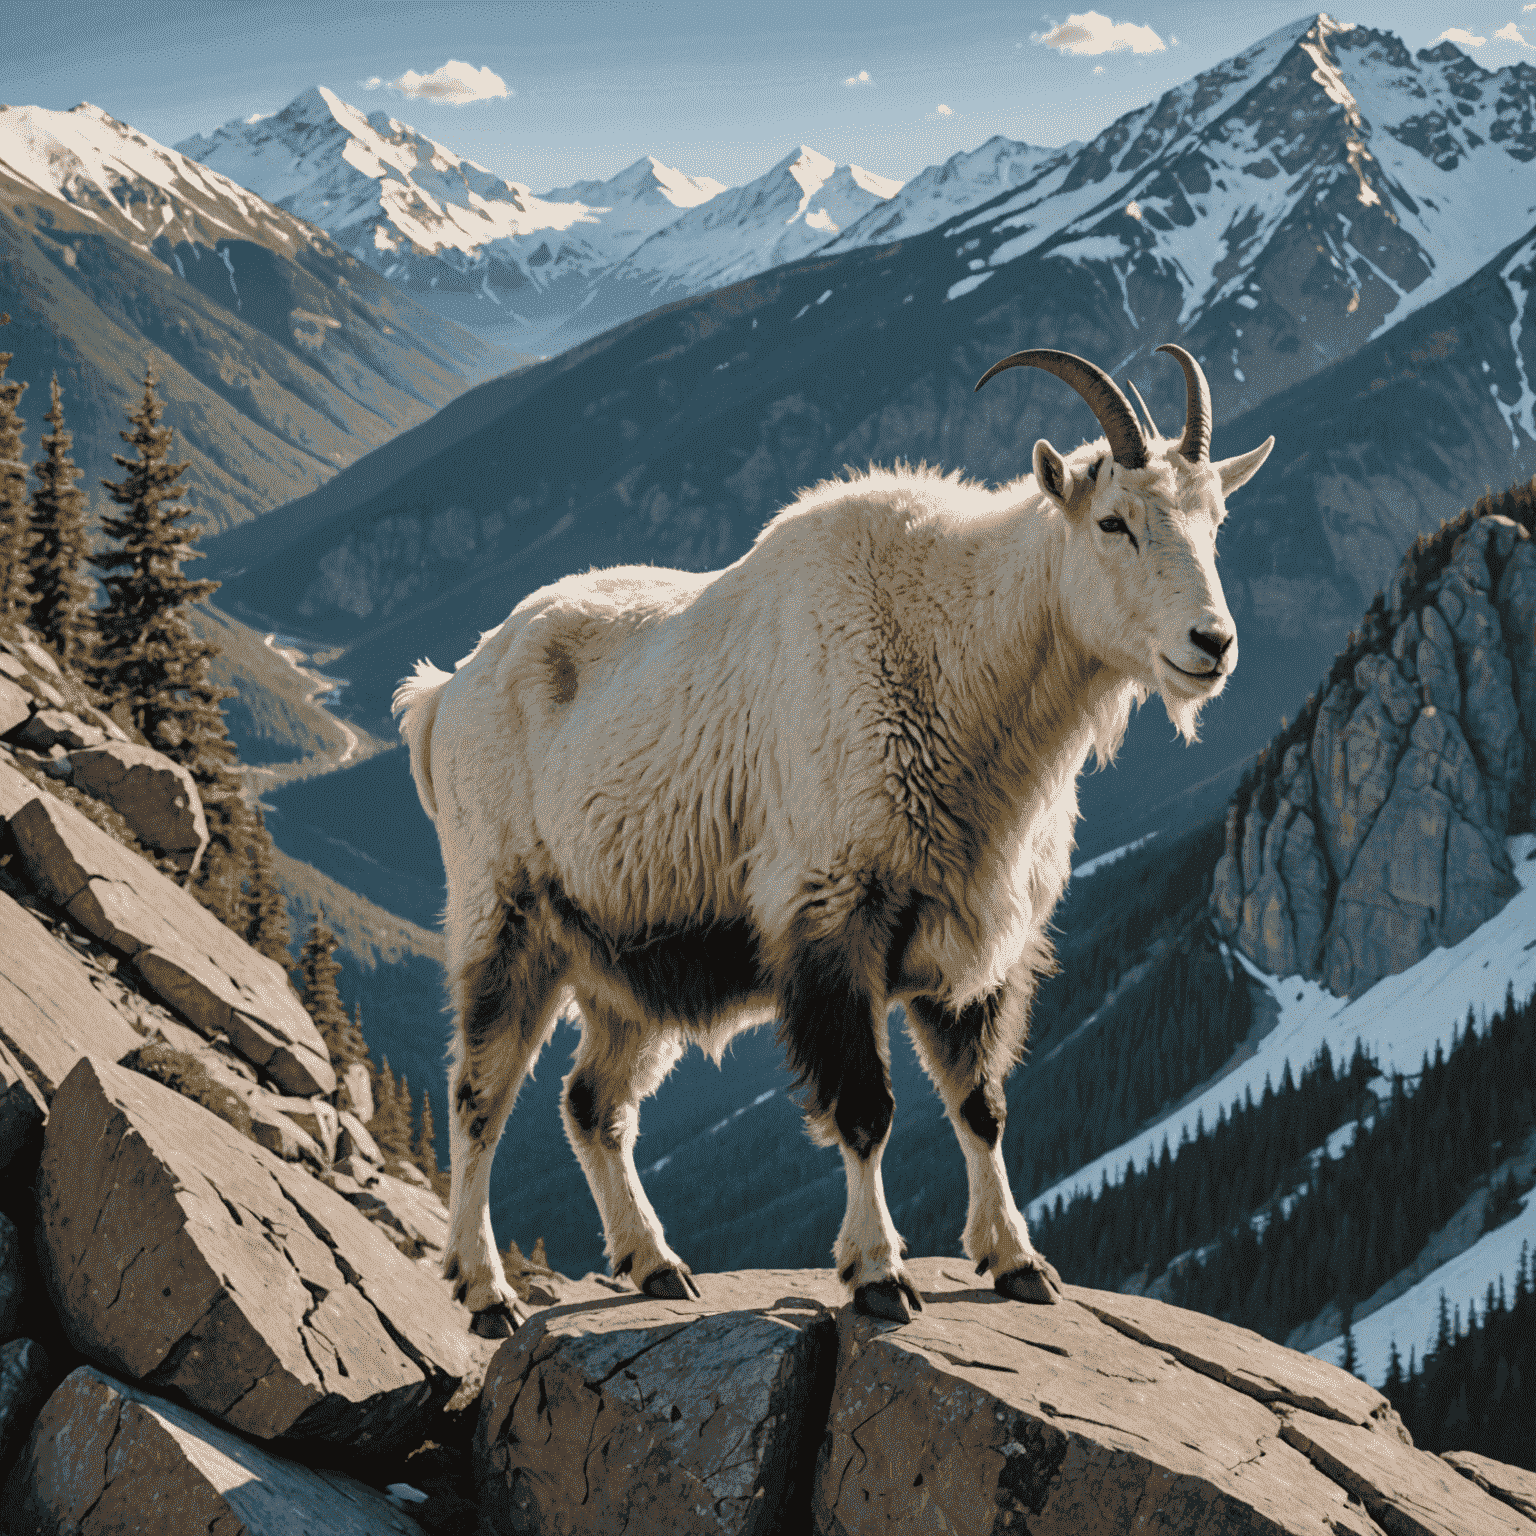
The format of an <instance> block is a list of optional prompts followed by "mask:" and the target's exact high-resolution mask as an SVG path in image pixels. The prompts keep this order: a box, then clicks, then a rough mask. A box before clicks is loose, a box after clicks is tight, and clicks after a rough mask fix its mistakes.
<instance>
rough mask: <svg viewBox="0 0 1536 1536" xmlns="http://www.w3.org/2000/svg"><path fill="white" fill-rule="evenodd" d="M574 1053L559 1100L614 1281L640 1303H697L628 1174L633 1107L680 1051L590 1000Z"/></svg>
mask: <svg viewBox="0 0 1536 1536" xmlns="http://www.w3.org/2000/svg"><path fill="white" fill-rule="evenodd" d="M581 1013H582V1031H581V1049H580V1050H579V1051H578V1052H577V1056H576V1064H575V1066H574V1067H573V1068H572V1069H571V1074H570V1076H569V1077H567V1078H566V1080H565V1093H564V1096H563V1097H562V1098H561V1101H560V1108H561V1113H562V1114H563V1116H564V1118H565V1130H566V1134H567V1135H568V1136H569V1137H570V1140H571V1147H572V1150H573V1151H574V1152H575V1153H576V1160H577V1161H578V1162H579V1163H580V1164H581V1167H582V1172H583V1173H585V1174H586V1176H587V1185H588V1187H589V1188H590V1189H591V1191H592V1198H593V1199H594V1200H595V1201H596V1202H597V1208H598V1212H599V1213H600V1214H601V1216H602V1218H603V1241H604V1247H605V1249H606V1252H607V1254H608V1262H609V1265H610V1267H611V1269H612V1272H613V1274H615V1275H625V1274H627V1275H632V1276H633V1277H634V1281H635V1284H636V1285H638V1286H639V1287H640V1289H641V1290H642V1291H644V1292H645V1293H646V1294H647V1295H648V1296H657V1297H660V1298H662V1299H664V1300H669V1301H686V1300H688V1299H689V1298H690V1297H697V1296H698V1294H699V1290H698V1287H697V1286H696V1285H695V1284H694V1283H693V1272H692V1270H690V1269H689V1268H688V1266H687V1265H686V1264H685V1263H683V1261H682V1260H681V1259H680V1258H679V1257H678V1256H677V1254H676V1253H674V1252H673V1251H672V1249H671V1248H670V1247H669V1246H668V1244H667V1239H666V1236H665V1234H664V1233H663V1232H662V1228H661V1222H660V1220H659V1219H658V1217H657V1215H656V1211H655V1208H654V1207H653V1206H652V1205H651V1202H650V1200H649V1199H648V1198H647V1196H646V1193H645V1187H644V1185H642V1184H641V1182H640V1174H639V1172H638V1171H637V1170H636V1168H635V1139H636V1137H637V1136H638V1135H639V1132H640V1101H641V1100H642V1099H644V1098H647V1097H648V1096H649V1095H650V1094H652V1093H654V1092H655V1091H656V1089H657V1088H658V1087H660V1085H661V1082H662V1079H663V1078H665V1077H666V1075H667V1073H668V1072H670V1071H671V1070H672V1068H673V1066H674V1065H675V1064H676V1062H677V1059H678V1057H679V1056H681V1055H682V1052H683V1043H682V1038H681V1035H680V1032H679V1031H678V1030H677V1029H676V1028H673V1027H666V1026H661V1025H650V1024H636V1023H631V1022H629V1021H628V1020H626V1019H624V1018H623V1017H621V1016H620V1015H619V1014H617V1013H616V1012H614V1011H613V1010H612V1009H610V1008H606V1007H604V1006H603V1005H602V1004H601V1003H599V1002H597V1001H596V1000H594V999H591V998H584V999H582V1002H581Z"/></svg>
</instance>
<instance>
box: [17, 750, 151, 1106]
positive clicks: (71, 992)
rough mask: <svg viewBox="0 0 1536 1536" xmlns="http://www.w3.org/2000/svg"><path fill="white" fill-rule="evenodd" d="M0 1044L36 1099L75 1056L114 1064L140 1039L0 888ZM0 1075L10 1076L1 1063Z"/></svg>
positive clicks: (56, 944) (40, 927)
mask: <svg viewBox="0 0 1536 1536" xmlns="http://www.w3.org/2000/svg"><path fill="white" fill-rule="evenodd" d="M6 771H9V770H5V769H0V773H3V772H6ZM29 788H30V786H29ZM33 793H34V794H36V791H35V790H34V791H33ZM0 1042H3V1043H4V1046H5V1048H6V1050H7V1052H8V1053H9V1059H10V1060H11V1061H13V1062H16V1063H18V1064H20V1063H25V1066H26V1069H27V1070H26V1071H25V1073H21V1072H19V1071H18V1079H19V1077H20V1076H26V1077H28V1078H30V1079H31V1080H32V1082H33V1083H34V1084H35V1086H36V1089H37V1090H38V1092H39V1093H40V1094H41V1096H42V1099H43V1101H44V1102H46V1101H47V1100H48V1099H49V1098H51V1097H52V1095H53V1093H54V1091H55V1090H56V1089H57V1088H58V1086H59V1084H60V1083H62V1082H63V1081H64V1079H65V1077H67V1076H68V1074H69V1071H70V1068H71V1067H73V1066H74V1064H75V1063H76V1062H77V1061H78V1060H79V1059H80V1058H81V1057H82V1056H84V1055H87V1054H89V1055H93V1056H98V1057H102V1058H104V1059H105V1060H107V1061H120V1060H121V1059H122V1058H123V1057H124V1056H125V1055H127V1054H128V1052H130V1051H133V1050H136V1049H137V1048H138V1047H139V1046H140V1045H141V1044H142V1043H143V1042H142V1041H141V1040H140V1038H139V1036H138V1035H137V1034H136V1033H135V1032H134V1031H133V1029H132V1028H131V1027H130V1026H129V1024H128V1022H127V1020H126V1019H124V1018H123V1016H122V1015H121V1014H120V1013H118V1012H117V1011H116V1009H114V1008H113V1007H112V1005H111V1004H110V1003H109V1002H108V1001H107V1000H106V998H104V997H103V996H102V995H101V993H100V992H98V991H97V990H96V989H95V988H94V987H93V986H92V985H91V984H90V982H89V980H88V979H87V972H86V971H85V970H84V968H83V967H82V966H81V965H80V963H79V962H78V960H76V958H75V956H74V955H73V954H72V953H71V952H70V950H69V949H68V948H67V947H66V946H65V945H63V944H61V943H60V942H59V940H58V939H56V938H55V937H54V936H53V934H51V933H50V932H49V931H48V930H47V929H46V928H45V927H44V926H43V925H42V924H41V923H40V922H39V921H38V920H37V919H36V918H35V917H34V916H33V915H32V914H31V913H30V912H28V911H27V909H26V908H25V907H23V906H20V905H19V904H18V903H16V902H15V901H13V900H12V899H11V898H10V897H9V896H7V895H6V894H5V893H4V892H3V891H0ZM0 1073H4V1075H5V1076H6V1077H8V1078H10V1076H11V1074H10V1072H9V1071H8V1070H7V1069H6V1068H5V1067H4V1066H3V1065H0ZM16 1080H17V1079H12V1081H16ZM9 1086H10V1084H9V1083H8V1084H7V1087H9ZM17 1107H18V1108H19V1107H20V1106H19V1103H18V1106H17Z"/></svg>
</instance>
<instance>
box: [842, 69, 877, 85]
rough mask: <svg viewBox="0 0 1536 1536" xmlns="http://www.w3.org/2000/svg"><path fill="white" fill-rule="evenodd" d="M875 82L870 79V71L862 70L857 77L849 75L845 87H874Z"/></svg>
mask: <svg viewBox="0 0 1536 1536" xmlns="http://www.w3.org/2000/svg"><path fill="white" fill-rule="evenodd" d="M874 83H875V82H874V81H873V80H871V79H870V78H869V71H868V70H867V69H861V70H860V71H859V72H858V74H856V75H849V76H848V78H847V79H846V80H844V81H843V84H844V85H873V84H874Z"/></svg>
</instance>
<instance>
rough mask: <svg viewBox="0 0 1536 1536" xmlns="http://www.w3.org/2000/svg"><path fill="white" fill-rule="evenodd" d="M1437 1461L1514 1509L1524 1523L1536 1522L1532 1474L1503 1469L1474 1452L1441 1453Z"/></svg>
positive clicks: (1499, 1463)
mask: <svg viewBox="0 0 1536 1536" xmlns="http://www.w3.org/2000/svg"><path fill="white" fill-rule="evenodd" d="M1440 1454H1441V1459H1442V1460H1444V1461H1447V1462H1449V1463H1450V1464H1451V1466H1453V1467H1455V1469H1456V1470H1457V1471H1458V1472H1459V1473H1461V1475H1462V1476H1463V1477H1467V1478H1471V1480H1472V1481H1473V1482H1474V1483H1476V1484H1477V1486H1478V1487H1479V1488H1481V1489H1483V1491H1484V1492H1486V1493H1491V1494H1492V1495H1493V1496H1494V1498H1496V1499H1499V1500H1502V1501H1503V1502H1504V1503H1505V1504H1508V1505H1509V1507H1510V1508H1511V1509H1517V1510H1519V1511H1520V1513H1521V1514H1522V1515H1524V1516H1525V1518H1526V1519H1527V1520H1531V1521H1536V1472H1527V1471H1526V1470H1525V1468H1524V1467H1511V1466H1507V1465H1506V1464H1505V1463H1504V1462H1502V1461H1495V1460H1493V1458H1492V1457H1491V1456H1479V1455H1478V1454H1477V1452H1476V1451H1442V1452H1441V1453H1440Z"/></svg>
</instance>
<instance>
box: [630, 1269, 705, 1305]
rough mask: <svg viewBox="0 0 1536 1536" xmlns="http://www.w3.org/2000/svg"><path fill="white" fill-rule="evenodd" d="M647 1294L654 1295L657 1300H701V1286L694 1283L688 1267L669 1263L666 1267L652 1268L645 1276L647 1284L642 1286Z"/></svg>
mask: <svg viewBox="0 0 1536 1536" xmlns="http://www.w3.org/2000/svg"><path fill="white" fill-rule="evenodd" d="M642 1289H643V1290H644V1291H645V1294H646V1295H647V1296H654V1297H655V1298H656V1299H657V1301H697V1300H699V1288H698V1286H696V1285H695V1284H694V1283H693V1276H692V1275H690V1274H689V1273H688V1271H687V1270H686V1269H679V1268H677V1266H676V1265H675V1264H668V1265H667V1266H666V1267H665V1268H664V1269H656V1270H652V1271H651V1273H650V1274H649V1275H647V1276H646V1277H645V1285H644V1286H643V1287H642Z"/></svg>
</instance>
